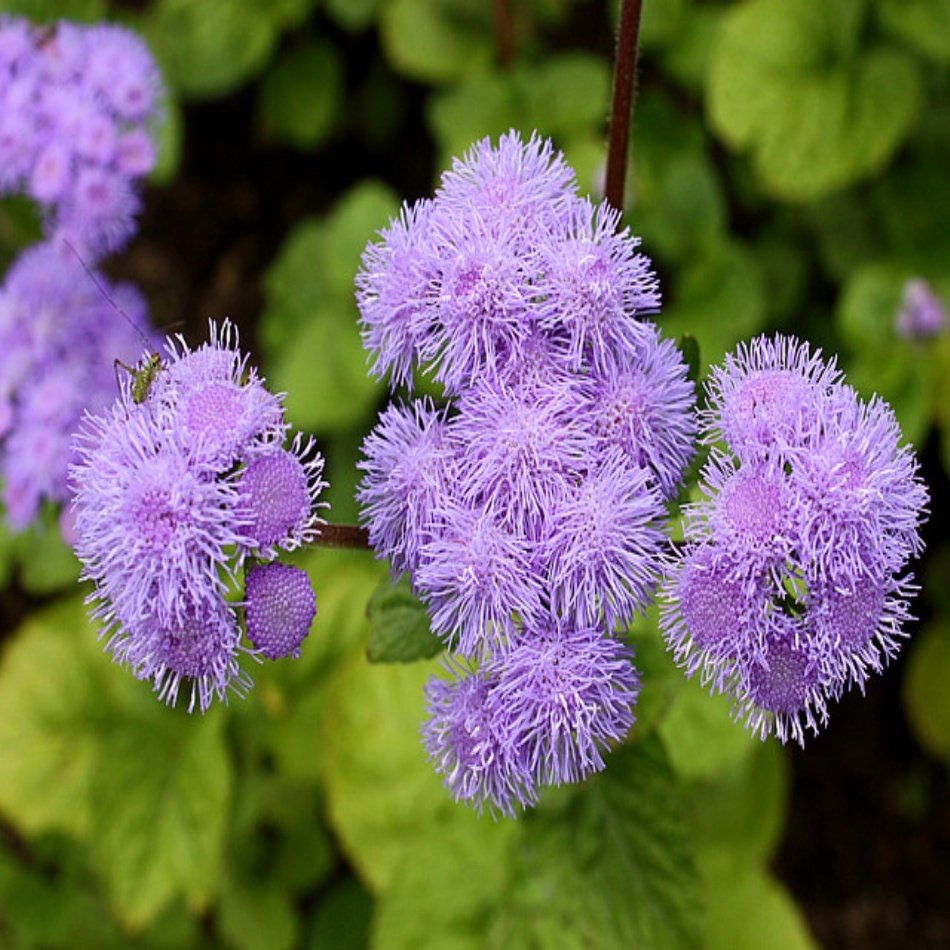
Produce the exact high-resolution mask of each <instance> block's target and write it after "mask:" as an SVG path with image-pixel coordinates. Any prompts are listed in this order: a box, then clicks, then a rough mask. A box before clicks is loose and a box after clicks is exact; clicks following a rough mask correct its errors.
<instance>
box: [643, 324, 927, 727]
mask: <svg viewBox="0 0 950 950" xmlns="http://www.w3.org/2000/svg"><path fill="white" fill-rule="evenodd" d="M708 388H709V408H708V409H707V411H706V412H705V414H704V425H705V431H704V433H703V437H704V438H705V439H706V440H707V441H710V442H712V441H716V440H721V442H720V443H719V444H717V445H716V446H715V447H714V448H713V450H712V452H711V453H710V456H709V459H708V461H707V463H706V465H705V466H704V468H703V470H702V472H701V474H700V486H701V488H702V490H703V492H704V494H705V496H706V497H705V498H703V499H702V500H701V501H699V502H697V503H695V504H694V505H693V506H691V507H690V509H689V510H688V512H687V518H686V532H685V546H684V548H683V550H682V552H681V557H680V558H679V559H678V561H677V562H676V564H675V566H674V568H673V569H672V570H671V572H670V574H669V577H668V579H667V581H666V584H665V591H664V592H665V604H664V607H663V611H662V614H661V626H662V628H663V630H664V633H665V635H666V638H667V643H668V645H669V648H670V649H671V650H672V652H673V654H674V656H675V657H676V659H677V661H678V662H679V663H680V665H681V666H683V667H684V668H685V670H686V672H687V674H688V675H694V674H699V676H700V677H701V679H702V680H703V682H705V683H708V684H709V685H710V686H711V687H712V688H713V689H714V690H715V691H718V692H726V693H729V694H731V695H732V696H733V697H734V698H735V700H736V713H737V715H739V716H741V717H743V718H744V719H745V721H746V723H747V725H748V726H749V728H750V729H751V730H752V731H753V732H755V733H756V734H758V735H760V736H762V737H765V736H767V735H769V734H775V735H777V736H778V737H779V738H780V739H781V740H782V741H783V742H784V741H786V740H787V739H788V738H793V739H795V740H796V741H797V742H799V743H802V742H803V741H804V734H805V731H806V730H809V731H811V732H816V731H817V730H818V729H819V728H820V727H821V726H823V725H824V724H825V722H826V721H827V717H828V712H827V706H828V702H829V701H830V700H833V699H836V698H838V697H839V696H840V695H841V694H842V693H843V692H844V691H845V690H847V689H849V688H851V687H852V686H854V685H856V686H858V687H859V688H860V689H863V688H864V684H865V682H866V680H867V678H868V676H869V675H870V674H871V673H874V672H878V671H880V670H881V669H882V668H883V666H884V665H885V664H886V663H887V662H888V660H890V659H891V658H892V657H893V656H894V655H895V654H896V652H897V650H898V648H899V641H900V639H901V638H902V637H903V636H904V632H903V625H904V624H905V623H906V622H907V621H908V620H909V619H910V614H909V610H908V599H909V597H910V596H911V594H912V593H913V592H914V590H915V588H914V585H913V576H912V575H911V574H910V573H908V572H907V566H908V563H909V562H910V560H911V559H912V558H913V557H916V556H917V555H919V554H920V552H921V550H922V546H923V545H922V542H921V539H920V526H921V523H922V521H923V519H924V517H925V514H926V508H925V506H926V503H927V491H926V488H925V487H924V485H923V483H922V482H921V480H920V476H919V474H918V464H917V461H916V459H915V458H914V455H913V453H912V451H911V450H910V448H908V447H907V446H903V445H901V433H900V428H899V426H898V424H897V420H896V419H895V417H894V413H893V412H892V411H891V409H890V408H889V407H888V406H887V405H886V404H885V403H883V402H882V401H881V400H880V399H878V398H876V397H875V398H874V399H872V400H871V401H870V402H864V401H863V400H861V399H860V398H859V397H858V395H857V393H856V392H855V391H854V390H853V389H852V388H851V387H850V386H848V385H847V384H845V383H844V382H842V380H841V376H840V373H839V372H838V371H837V369H836V368H835V367H834V364H833V362H828V361H825V360H823V359H822V357H821V354H820V352H812V351H811V350H810V349H809V347H808V346H807V344H804V343H800V342H799V341H797V340H795V339H792V338H787V337H781V336H779V337H776V338H774V339H767V338H765V337H760V338H758V339H756V340H754V341H753V342H752V343H751V344H750V345H748V346H743V347H740V348H739V349H738V351H737V352H736V353H735V354H733V355H731V356H729V357H727V358H726V362H725V364H724V367H723V368H721V369H718V370H716V371H714V372H713V374H712V375H711V377H710V382H709V384H708Z"/></svg>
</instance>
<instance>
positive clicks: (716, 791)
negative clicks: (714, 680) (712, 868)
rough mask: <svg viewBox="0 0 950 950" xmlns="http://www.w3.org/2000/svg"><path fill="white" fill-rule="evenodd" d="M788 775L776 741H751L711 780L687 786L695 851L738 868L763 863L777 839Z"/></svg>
mask: <svg viewBox="0 0 950 950" xmlns="http://www.w3.org/2000/svg"><path fill="white" fill-rule="evenodd" d="M737 728H738V727H737ZM743 731H744V730H743ZM790 771H791V769H790V765H789V760H788V753H787V752H786V750H785V749H784V748H783V747H782V746H781V745H780V744H779V743H778V742H774V741H773V742H756V743H755V745H754V747H753V748H752V750H751V754H750V755H747V756H745V757H744V758H743V759H742V760H741V761H739V762H736V763H735V764H733V765H732V766H731V767H730V768H728V769H726V770H725V771H723V772H720V774H719V775H717V776H716V778H715V780H712V781H697V782H693V783H692V784H691V785H690V787H689V790H688V792H687V811H688V815H689V823H690V828H691V831H692V840H693V842H694V843H695V845H696V847H697V849H699V850H700V851H702V852H706V853H710V854H716V853H722V854H729V855H731V856H732V857H733V858H734V859H735V860H737V861H741V862H744V863H749V862H752V863H755V862H765V861H768V860H769V859H770V858H771V857H772V855H773V853H774V851H775V849H776V848H777V847H778V845H779V843H780V842H781V840H782V832H783V830H784V827H785V811H786V807H787V803H788V794H789V781H790Z"/></svg>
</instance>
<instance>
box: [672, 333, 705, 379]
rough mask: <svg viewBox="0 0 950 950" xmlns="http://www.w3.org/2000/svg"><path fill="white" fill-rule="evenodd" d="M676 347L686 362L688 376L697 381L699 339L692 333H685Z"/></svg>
mask: <svg viewBox="0 0 950 950" xmlns="http://www.w3.org/2000/svg"><path fill="white" fill-rule="evenodd" d="M676 348H677V349H678V350H679V351H680V353H681V354H682V356H683V362H684V363H685V364H686V378H687V379H688V380H690V382H693V383H695V382H696V381H697V380H698V379H699V367H700V362H699V359H700V357H699V341H698V340H697V339H696V337H694V336H693V335H692V333H684V334H683V335H682V336H681V337H680V338H679V339H678V340H677V341H676Z"/></svg>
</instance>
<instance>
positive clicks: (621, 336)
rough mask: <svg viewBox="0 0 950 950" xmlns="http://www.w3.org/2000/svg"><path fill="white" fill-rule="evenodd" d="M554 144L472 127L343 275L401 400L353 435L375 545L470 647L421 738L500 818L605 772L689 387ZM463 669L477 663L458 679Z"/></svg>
mask: <svg viewBox="0 0 950 950" xmlns="http://www.w3.org/2000/svg"><path fill="white" fill-rule="evenodd" d="M637 245H638V240H637V239H636V238H634V237H632V236H631V235H630V233H629V232H628V231H627V230H626V229H623V230H621V229H620V227H619V214H618V213H617V212H615V211H614V210H612V209H611V208H610V207H609V206H607V205H593V204H591V202H590V201H588V200H586V199H585V198H582V197H580V196H579V195H578V194H577V192H576V186H575V184H574V176H573V172H572V171H571V169H570V168H569V167H568V165H567V164H566V163H565V161H564V159H563V157H562V156H561V155H560V154H559V153H555V151H554V150H553V148H552V146H551V144H550V142H547V141H543V140H541V139H539V138H537V137H534V138H532V139H531V140H530V141H528V142H527V143H524V142H522V140H521V139H520V138H519V137H518V135H517V134H515V133H509V134H508V135H506V136H503V137H502V138H501V140H500V141H499V143H498V146H497V147H493V146H492V145H491V143H490V142H489V141H488V140H487V139H486V140H484V141H482V142H480V143H479V144H477V145H476V146H475V147H474V148H473V149H472V150H471V151H470V152H469V154H468V155H467V156H466V157H465V158H464V159H462V160H457V161H456V162H455V164H454V166H453V168H452V169H451V170H450V171H449V172H447V173H446V174H445V175H444V176H443V179H442V183H441V186H440V188H439V189H438V191H437V192H436V194H435V196H434V198H432V199H431V200H424V201H419V202H417V203H416V204H414V205H412V206H411V207H406V208H404V210H403V212H402V214H401V216H400V218H399V219H398V220H395V221H394V222H392V223H391V224H390V226H389V227H388V228H387V229H386V230H384V231H383V232H382V240H381V241H380V242H378V243H375V244H371V245H370V246H369V247H368V248H367V249H366V251H365V253H364V256H363V264H362V269H361V271H360V273H359V274H358V275H357V299H358V303H359V307H360V313H361V319H362V328H363V337H364V342H365V344H366V346H367V348H368V349H369V350H370V351H371V352H372V354H373V357H374V370H375V372H376V373H377V374H379V375H385V374H387V373H388V374H390V375H391V379H392V383H393V385H394V386H410V385H411V382H412V380H413V374H414V371H416V370H417V369H421V370H423V371H426V372H429V373H430V374H431V375H432V376H433V377H434V379H435V380H437V381H438V382H439V383H441V384H442V387H443V389H444V392H445V393H446V395H447V397H448V402H447V404H446V405H445V406H444V407H442V408H438V407H437V406H436V405H435V404H434V403H433V402H432V401H431V400H429V399H426V398H416V399H414V400H412V401H410V402H409V403H408V404H394V405H391V406H390V407H389V408H388V409H387V410H386V411H385V412H384V413H383V414H382V416H381V418H380V420H379V422H378V424H377V426H376V427H375V429H374V430H373V431H372V432H371V433H370V435H369V436H368V437H367V439H366V441H365V443H364V457H365V458H364V461H363V462H362V463H361V467H362V468H363V470H364V472H365V475H364V478H363V481H362V483H361V486H360V490H359V497H360V501H361V503H362V506H363V516H364V519H365V522H366V524H367V526H368V529H369V535H370V542H371V544H372V545H373V547H374V548H375V550H376V552H377V554H378V555H379V556H381V557H386V558H389V559H390V561H391V563H392V566H393V570H394V572H396V573H401V572H409V574H410V576H411V578H412V583H413V587H414V589H415V590H416V592H417V593H418V595H419V596H420V597H421V599H422V600H423V601H424V603H425V604H426V606H427V608H428V611H429V615H430V618H431V623H432V628H433V630H434V631H435V632H436V633H437V634H438V635H439V636H440V637H442V638H443V640H444V641H445V643H446V645H447V647H449V648H450V649H451V650H452V651H454V652H455V653H457V654H458V655H459V656H460V657H461V658H463V660H464V662H456V663H454V664H453V666H452V670H453V671H454V673H455V676H456V680H455V681H454V682H452V683H445V682H442V681H434V682H433V683H432V684H431V685H430V688H429V708H430V716H431V719H430V722H429V724H428V726H427V727H426V743H427V746H428V749H429V752H430V754H431V755H432V757H433V759H434V761H435V762H436V766H437V768H438V769H439V771H440V772H441V773H442V774H443V775H444V777H445V780H446V783H447V784H448V785H449V787H450V788H451V789H452V791H453V792H454V794H455V795H456V796H457V797H458V798H462V799H466V800H469V801H470V802H472V803H473V804H475V805H477V806H478V807H481V805H482V804H483V803H484V802H485V801H488V802H490V803H491V805H492V806H493V807H495V808H497V809H499V810H501V811H503V812H510V811H511V810H512V809H513V806H514V803H515V802H520V803H521V804H525V803H527V802H530V801H533V800H534V797H535V796H536V794H537V789H538V788H539V787H540V786H542V785H546V784H557V783H560V782H569V781H576V780H578V779H580V778H582V777H583V776H584V775H586V774H588V773H589V772H590V771H592V770H595V769H599V768H602V767H603V760H602V758H601V755H600V751H599V750H601V749H603V748H605V747H606V745H607V744H609V742H611V741H614V740H617V739H620V738H622V737H623V736H624V735H625V734H626V732H627V731H628V729H629V727H630V725H631V723H632V721H633V717H632V712H631V711H630V707H631V706H632V704H633V702H634V701H635V699H636V695H637V688H638V681H637V677H636V672H635V670H634V668H633V666H632V664H631V659H632V657H631V654H630V651H629V650H627V648H626V647H624V646H623V645H622V644H621V643H620V642H619V641H618V640H617V639H616V638H615V636H614V632H615V631H616V629H617V628H618V627H622V626H623V625H625V624H626V623H628V622H629V621H630V620H631V619H632V617H633V616H634V615H635V614H636V613H637V612H638V611H640V610H642V609H643V607H644V606H645V605H646V603H647V602H648V600H649V598H650V596H651V595H652V592H653V589H654V586H655V584H656V581H657V579H658V577H659V575H660V573H661V572H662V569H663V564H664V558H665V557H666V547H667V539H666V536H665V534H664V531H663V522H664V520H665V515H666V503H667V502H668V501H669V500H670V498H671V497H672V496H673V495H675V494H676V492H677V490H678V487H679V484H680V481H681V479H682V476H683V472H684V469H685V467H686V465H687V463H688V461H689V459H690V457H691V455H692V451H693V438H694V430H695V425H694V420H693V415H692V403H693V386H692V384H691V383H690V382H689V381H688V379H687V373H686V367H685V365H684V363H683V361H682V359H681V357H680V355H679V353H678V351H677V350H676V348H675V347H674V346H673V345H672V343H671V342H670V341H668V340H663V339H661V337H660V335H659V332H658V331H657V329H656V327H655V325H654V324H653V323H651V322H649V321H648V320H645V319H643V318H644V317H645V316H648V315H650V314H653V313H655V312H656V311H657V310H658V308H659V292H658V288H657V281H656V277H655V275H654V273H653V270H652V268H651V266H650V262H649V261H648V259H647V258H646V257H645V256H644V255H642V254H640V253H638V251H637ZM466 670H467V671H468V672H467V673H466Z"/></svg>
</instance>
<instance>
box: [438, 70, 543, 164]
mask: <svg viewBox="0 0 950 950" xmlns="http://www.w3.org/2000/svg"><path fill="white" fill-rule="evenodd" d="M518 75H519V73H518V72H517V71H511V72H506V73H504V74H502V75H499V74H497V73H489V74H488V75H485V76H476V77H474V78H472V79H469V80H468V81H467V82H461V83H459V84H458V85H455V86H452V87H451V88H449V89H446V90H444V91H442V92H438V93H434V94H433V95H432V96H430V98H429V100H428V101H427V103H426V121H427V124H428V126H429V128H430V129H431V131H432V134H433V136H434V137H435V139H436V141H437V142H438V143H439V164H440V165H441V166H442V167H443V168H448V167H449V166H450V164H451V161H452V158H453V157H455V156H458V155H461V154H463V153H464V152H465V151H466V150H467V149H468V148H469V147H470V146H471V145H472V144H473V143H474V142H477V141H479V140H480V139H483V138H484V137H485V136H486V135H487V136H491V137H492V138H497V137H498V136H499V135H502V134H503V133H505V132H507V131H508V130H509V129H520V130H521V131H522V133H527V134H530V131H531V124H530V121H529V119H528V115H527V108H526V106H525V102H524V97H523V95H522V91H521V87H520V84H519V82H518V78H517V77H518Z"/></svg>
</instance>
